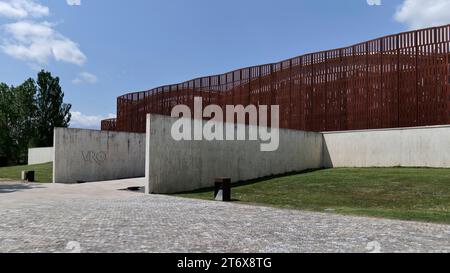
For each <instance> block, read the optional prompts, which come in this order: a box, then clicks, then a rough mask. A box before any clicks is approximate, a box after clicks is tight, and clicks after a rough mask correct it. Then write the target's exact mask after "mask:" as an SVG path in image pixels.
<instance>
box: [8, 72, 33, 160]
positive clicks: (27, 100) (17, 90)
mask: <svg viewBox="0 0 450 273" xmlns="http://www.w3.org/2000/svg"><path fill="white" fill-rule="evenodd" d="M12 91H13V97H14V99H13V102H14V105H13V107H14V110H13V111H14V116H15V124H14V125H13V126H12V128H11V129H12V130H13V139H15V140H16V143H17V146H16V150H15V151H14V152H15V155H16V157H17V158H16V160H17V163H23V162H26V159H27V154H28V148H31V147H33V146H34V143H33V142H34V139H35V134H34V128H33V127H34V121H35V116H36V91H37V86H36V83H35V81H34V80H33V79H28V80H26V81H25V82H24V83H23V84H21V85H19V86H17V87H14V88H13V90H12Z"/></svg>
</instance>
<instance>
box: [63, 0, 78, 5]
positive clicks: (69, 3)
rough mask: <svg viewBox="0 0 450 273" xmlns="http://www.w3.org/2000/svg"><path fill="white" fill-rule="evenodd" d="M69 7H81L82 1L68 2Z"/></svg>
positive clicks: (72, 0)
mask: <svg viewBox="0 0 450 273" xmlns="http://www.w3.org/2000/svg"><path fill="white" fill-rule="evenodd" d="M66 1H67V5H69V6H81V0H66Z"/></svg>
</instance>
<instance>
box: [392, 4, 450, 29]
mask: <svg viewBox="0 0 450 273" xmlns="http://www.w3.org/2000/svg"><path fill="white" fill-rule="evenodd" d="M395 19H396V20H397V21H398V22H401V23H404V24H406V25H408V26H409V27H410V28H411V29H416V28H424V27H432V26H437V25H444V24H448V23H449V22H450V0H405V1H404V2H403V4H402V5H401V6H400V7H399V8H398V10H397V12H396V14H395Z"/></svg>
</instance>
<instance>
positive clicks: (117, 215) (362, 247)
mask: <svg viewBox="0 0 450 273" xmlns="http://www.w3.org/2000/svg"><path fill="white" fill-rule="evenodd" d="M142 185H143V180H141V179H134V180H123V181H112V182H103V183H90V184H81V185H52V184H50V185H34V184H32V185H25V184H15V183H0V252H71V251H81V252H370V251H381V252H450V226H449V225H435V224H425V223H416V222H403V221H393V220H383V219H373V218H365V217H348V216H340V215H333V214H322V213H311V212H301V211H293V210H282V209H274V208H267V207H259V206H247V205H241V204H235V203H220V202H208V201H199V200H190V199H183V198H177V197H169V196H160V195H152V196H146V195H143V194H140V193H132V192H128V191H122V190H120V189H125V188H127V187H130V186H142Z"/></svg>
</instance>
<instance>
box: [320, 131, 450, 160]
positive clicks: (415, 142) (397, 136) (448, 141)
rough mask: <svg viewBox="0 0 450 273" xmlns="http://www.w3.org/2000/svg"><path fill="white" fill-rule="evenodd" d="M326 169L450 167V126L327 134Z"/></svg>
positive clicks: (325, 139) (325, 144)
mask: <svg viewBox="0 0 450 273" xmlns="http://www.w3.org/2000/svg"><path fill="white" fill-rule="evenodd" d="M323 158H324V166H325V167H328V168H331V167H335V168H336V167H397V166H401V167H436V168H450V126H432V127H418V128H404V129H386V130H367V131H349V132H332V133H325V134H324V155H323Z"/></svg>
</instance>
